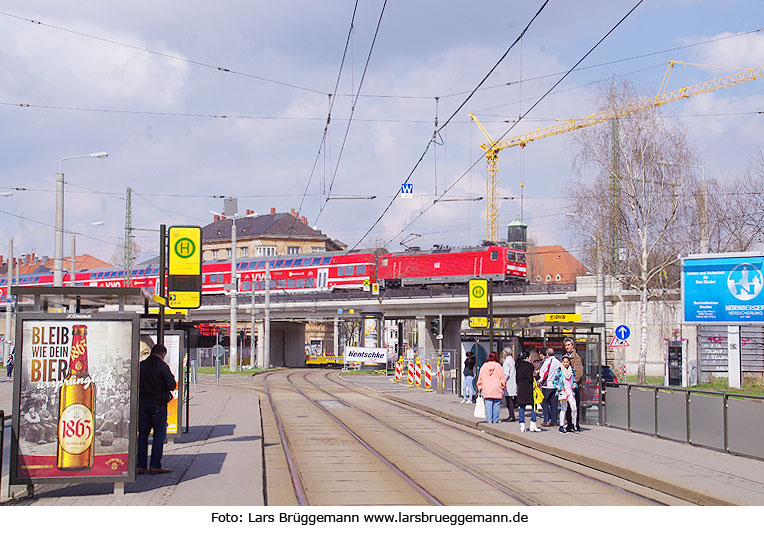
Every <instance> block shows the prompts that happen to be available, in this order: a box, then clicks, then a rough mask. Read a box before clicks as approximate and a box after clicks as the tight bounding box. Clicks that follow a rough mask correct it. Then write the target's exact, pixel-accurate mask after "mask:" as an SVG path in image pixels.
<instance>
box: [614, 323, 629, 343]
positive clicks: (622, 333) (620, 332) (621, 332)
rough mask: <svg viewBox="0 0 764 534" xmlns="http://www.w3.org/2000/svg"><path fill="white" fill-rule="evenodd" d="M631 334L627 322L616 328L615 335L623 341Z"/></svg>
mask: <svg viewBox="0 0 764 534" xmlns="http://www.w3.org/2000/svg"><path fill="white" fill-rule="evenodd" d="M630 335H631V330H630V329H629V327H628V326H626V325H625V324H621V325H618V326H617V327H616V329H615V337H617V338H618V339H620V340H621V341H626V340H627V339H629V336H630Z"/></svg>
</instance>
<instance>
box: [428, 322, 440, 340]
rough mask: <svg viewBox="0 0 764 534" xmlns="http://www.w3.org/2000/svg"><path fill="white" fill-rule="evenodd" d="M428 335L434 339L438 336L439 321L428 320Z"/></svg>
mask: <svg viewBox="0 0 764 534" xmlns="http://www.w3.org/2000/svg"><path fill="white" fill-rule="evenodd" d="M430 333H431V334H432V335H433V336H435V337H437V336H438V335H439V334H440V319H431V320H430Z"/></svg>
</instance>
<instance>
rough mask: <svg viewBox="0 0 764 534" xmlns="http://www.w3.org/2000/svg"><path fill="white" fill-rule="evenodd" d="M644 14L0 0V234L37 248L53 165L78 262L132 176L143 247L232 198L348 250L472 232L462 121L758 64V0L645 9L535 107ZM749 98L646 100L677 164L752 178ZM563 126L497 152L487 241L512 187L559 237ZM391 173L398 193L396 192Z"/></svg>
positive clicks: (605, 6) (540, 121)
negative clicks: (290, 215)
mask: <svg viewBox="0 0 764 534" xmlns="http://www.w3.org/2000/svg"><path fill="white" fill-rule="evenodd" d="M636 4H637V0H587V1H586V2H569V1H567V0H550V1H549V2H548V3H547V4H546V5H544V2H543V0H531V1H527V2H507V1H493V0H486V1H483V2H480V3H474V2H464V1H455V0H451V1H448V2H442V1H440V2H438V1H435V0H432V1H431V0H421V1H417V2H403V1H400V0H389V1H388V2H387V3H386V4H385V2H384V0H365V1H359V2H358V3H357V4H356V2H355V0H333V1H328V2H307V1H296V0H285V1H281V2H261V1H259V2H251V1H246V2H245V1H239V0H228V1H226V2H216V3H206V2H205V3H202V2H187V1H179V0H167V1H163V2H153V1H152V2H149V1H144V0H134V1H133V2H129V3H127V2H119V3H118V2H99V1H78V0H72V1H71V2H65V3H61V2H55V1H52V0H28V1H26V2H23V3H21V2H9V1H3V0H0V146H2V158H0V229H2V230H1V231H0V254H7V247H8V239H9V238H13V239H14V252H15V253H16V254H17V255H18V254H23V253H32V252H34V253H37V255H38V256H50V257H53V249H54V225H55V183H56V173H57V172H58V171H59V166H60V168H61V169H62V170H63V172H64V177H65V178H64V179H65V215H64V229H65V231H66V232H67V233H66V234H65V238H64V254H65V255H68V254H69V253H70V252H69V243H70V237H69V236H70V235H71V233H76V235H77V252H78V253H80V254H81V253H88V254H91V255H93V256H96V257H99V258H102V259H104V260H107V261H108V260H109V259H110V258H111V257H113V256H114V255H115V252H117V251H118V250H119V247H120V243H121V242H122V240H123V239H124V235H125V211H126V209H125V192H126V189H127V188H131V189H132V206H131V211H132V226H133V227H135V228H137V230H135V231H134V234H133V235H134V238H135V240H136V242H137V243H138V245H139V247H140V250H141V253H140V255H139V257H138V260H139V261H141V260H145V259H147V258H150V257H153V256H156V254H157V252H158V246H159V244H158V241H159V239H158V234H157V232H156V230H157V229H158V228H159V225H160V224H166V225H168V226H171V225H200V226H204V225H206V224H209V223H210V222H212V217H213V215H212V214H210V211H222V210H223V200H222V199H223V198H224V197H234V198H237V199H238V206H239V211H240V212H241V213H242V214H243V213H244V212H245V210H248V209H249V210H253V211H254V212H256V213H261V214H264V213H268V212H269V211H270V209H271V208H276V210H277V211H279V212H289V211H290V210H291V209H296V210H299V211H300V214H301V215H303V216H305V217H307V218H308V221H309V224H311V225H315V226H316V227H317V228H318V229H320V230H321V231H323V232H324V233H325V234H327V235H328V236H330V237H332V238H334V239H339V240H340V241H342V242H344V243H346V244H348V245H349V246H356V247H380V246H381V247H385V248H387V249H388V250H391V251H392V250H401V248H402V245H401V242H404V243H406V244H408V245H416V246H420V247H421V248H423V249H427V248H431V247H432V245H433V244H441V245H451V246H474V245H478V244H480V242H481V241H482V240H483V239H485V237H486V230H485V200H484V199H479V200H476V199H478V198H479V197H485V183H486V168H485V160H484V158H483V152H482V150H481V149H480V144H481V143H483V142H484V141H485V139H484V137H483V134H482V133H481V132H480V130H479V129H478V127H477V126H476V125H475V124H474V123H472V122H471V121H470V120H469V118H468V114H469V113H474V114H475V115H476V116H477V117H478V118H479V119H480V121H481V122H482V123H483V125H484V126H485V128H486V129H487V130H488V132H489V133H490V134H491V135H492V136H493V137H494V139H498V138H499V137H500V136H502V135H503V134H504V133H505V132H506V131H507V130H508V129H509V128H510V127H511V128H512V129H511V130H510V133H509V135H517V134H521V133H525V132H527V131H530V130H534V129H536V128H539V127H544V126H549V125H551V124H554V121H555V120H559V119H563V120H564V119H568V118H571V117H581V116H585V115H588V114H590V113H593V112H595V111H597V108H596V105H597V104H596V102H597V100H598V94H599V91H601V88H602V87H603V84H606V83H608V82H610V81H612V80H613V79H615V80H618V81H622V80H627V81H629V82H630V83H632V84H634V85H635V86H636V87H637V88H638V89H639V90H640V91H642V92H643V93H644V94H645V96H652V95H654V94H655V93H656V92H657V91H658V87H659V86H660V83H661V80H662V78H663V75H664V72H665V70H666V67H667V64H668V62H669V61H671V60H678V61H684V62H688V63H697V64H701V65H702V66H697V65H691V66H677V67H675V69H674V71H673V73H672V77H671V83H670V86H669V89H670V90H672V89H677V88H679V87H681V86H684V85H689V84H694V83H699V82H702V81H705V80H709V79H711V78H714V77H716V76H722V75H726V74H730V73H732V72H735V69H743V68H752V67H758V66H761V65H764V30H763V31H757V30H759V26H764V16H763V15H764V3H762V2H760V1H758V0H717V1H713V0H660V1H659V0H644V1H643V2H642V3H641V4H640V5H639V6H638V7H637V8H636V9H635V10H634V11H633V12H632V13H631V14H630V15H629V16H628V17H626V18H625V20H623V22H621V23H620V25H618V26H617V28H616V29H615V30H613V31H612V33H611V34H610V35H608V36H607V38H606V39H604V41H602V42H601V43H600V44H599V45H598V46H597V47H596V48H595V49H594V50H593V51H592V52H591V53H590V54H589V55H588V56H587V57H586V59H584V61H583V62H581V64H580V65H579V67H578V68H577V69H576V70H574V71H573V72H571V73H570V74H569V75H568V76H567V77H565V78H564V79H563V80H562V81H561V82H560V83H559V85H557V87H556V88H555V90H554V91H552V92H551V93H549V94H548V95H547V96H545V97H543V98H542V96H543V95H544V94H545V93H546V92H547V91H548V90H549V89H550V88H551V87H553V86H554V85H555V84H556V83H558V82H559V81H560V79H561V78H562V77H563V76H564V74H565V73H566V72H567V71H568V70H569V69H570V68H571V67H573V66H574V65H575V64H576V63H577V62H578V61H579V60H581V59H582V58H583V57H584V56H585V55H586V54H587V52H589V51H590V49H592V47H594V46H595V45H596V44H597V42H598V41H600V39H602V38H603V37H604V36H605V35H606V34H607V33H608V32H609V31H610V30H611V29H612V28H613V27H614V26H616V25H617V24H618V23H619V21H620V20H621V19H622V18H623V17H624V16H625V15H626V14H627V13H628V12H629V11H630V10H631V9H632V8H633V7H634V6H635V5H636ZM542 6H543V9H542ZM383 7H384V9H383ZM539 10H540V13H538V15H537V16H536V17H535V19H534V16H535V15H536V14H537V12H539ZM354 12H355V15H354ZM351 20H352V21H353V22H352V31H351ZM531 20H533V22H532V23H531ZM529 23H530V26H529V28H528V30H527V31H526V33H525V34H524V35H523V36H522V38H521V39H519V37H520V34H521V32H522V30H523V28H525V27H526V25H528V24H529ZM515 41H517V42H516V44H514V45H513V43H515ZM346 43H347V47H346ZM508 49H509V52H507V50H508ZM343 53H344V61H343ZM505 53H506V55H505ZM708 65H714V67H711V66H708ZM730 67H733V68H730ZM492 69H493V70H492ZM489 73H490V75H489V76H488V74H489ZM335 86H336V87H337V89H336V90H335ZM475 89H477V90H475ZM473 91H474V93H473ZM763 93H764V79H761V80H756V81H751V82H747V83H745V84H741V85H739V86H736V87H731V88H725V89H720V90H718V91H714V92H711V93H707V94H704V95H699V96H696V97H693V98H691V99H687V100H685V101H682V102H678V103H675V104H670V105H667V106H664V107H663V108H662V110H661V111H662V113H663V114H664V116H665V117H666V120H667V121H671V122H673V123H675V124H676V125H677V126H678V127H680V128H682V129H684V131H685V133H686V135H687V138H688V140H689V142H690V145H691V148H692V149H693V150H694V151H695V153H696V154H697V155H698V159H697V162H696V165H697V167H693V168H691V169H688V173H696V176H697V175H698V174H697V173H701V174H704V175H705V176H706V177H708V178H716V179H720V180H723V179H726V178H728V177H730V176H733V175H734V174H735V173H739V172H742V171H743V170H745V168H746V167H747V166H748V165H749V163H750V160H751V158H752V157H754V156H756V155H757V154H758V152H759V150H760V144H759V139H762V138H763V137H764V136H763V134H764V125H763V124H762V118H761V116H760V115H758V114H757V113H758V112H760V111H762V110H763V109H764V95H763ZM330 95H334V96H333V97H332V96H330ZM330 106H331V121H330V122H329V126H328V128H326V134H325V133H324V131H325V127H326V124H327V116H328V115H329V112H330ZM531 108H532V109H531ZM521 117H522V118H521ZM436 119H437V121H438V133H437V135H436V136H435V139H436V142H435V143H432V142H431V141H432V140H433V132H434V129H435V126H434V123H435V120H436ZM575 139H576V138H575V136H574V135H573V134H560V135H557V136H554V137H551V138H547V139H543V140H538V141H534V142H533V143H530V144H529V145H527V146H526V147H525V148H523V149H521V148H519V147H512V148H508V149H506V150H503V151H501V153H500V157H499V187H500V189H499V196H500V197H507V198H504V199H502V200H501V201H500V205H499V235H500V237H503V236H505V235H506V225H507V223H509V222H510V221H512V220H514V219H515V218H516V217H518V216H519V215H520V210H521V205H520V201H519V197H520V194H521V183H522V184H524V187H523V188H522V194H523V203H522V210H523V220H524V222H525V223H526V224H528V229H529V233H530V234H531V236H533V238H534V239H535V240H536V241H537V243H538V244H540V245H552V244H562V245H564V246H571V242H572V236H570V235H569V234H568V233H567V232H566V229H567V220H566V216H565V201H566V199H565V190H566V187H568V184H569V183H570V181H571V180H573V179H580V178H581V177H580V176H579V175H578V172H577V167H576V165H575V161H576V154H577V152H578V150H579V147H578V145H577V144H576V140H575ZM101 151H105V152H108V154H109V157H108V158H106V159H91V158H79V159H67V160H64V161H61V160H62V158H67V157H70V156H75V155H83V154H90V153H94V152H101ZM583 178H584V179H586V177H585V176H584V177H583ZM407 180H408V181H409V183H411V184H413V186H414V196H413V198H410V199H403V198H400V197H398V198H395V199H394V197H395V195H396V194H397V193H398V192H399V190H400V187H401V184H402V183H404V182H406V181H407ZM8 194H11V195H10V196H6V195H8ZM368 197H374V198H368ZM435 200H438V202H435V203H434V201H435ZM446 200H448V201H446ZM391 201H392V203H391ZM383 214H384V215H383ZM380 216H382V217H381V219H380ZM100 221H102V222H103V224H102V225H100V226H94V225H92V223H94V222H100Z"/></svg>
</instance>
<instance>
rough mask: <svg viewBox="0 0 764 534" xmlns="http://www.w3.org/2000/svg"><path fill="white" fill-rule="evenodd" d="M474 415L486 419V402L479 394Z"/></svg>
mask: <svg viewBox="0 0 764 534" xmlns="http://www.w3.org/2000/svg"><path fill="white" fill-rule="evenodd" d="M472 415H474V416H475V417H477V418H478V419H485V401H484V400H483V395H481V394H478V396H477V399H475V411H474V412H473V414H472Z"/></svg>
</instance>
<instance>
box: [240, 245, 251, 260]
mask: <svg viewBox="0 0 764 534" xmlns="http://www.w3.org/2000/svg"><path fill="white" fill-rule="evenodd" d="M247 256H249V247H241V248H240V249H239V257H240V258H246V257H247Z"/></svg>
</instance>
